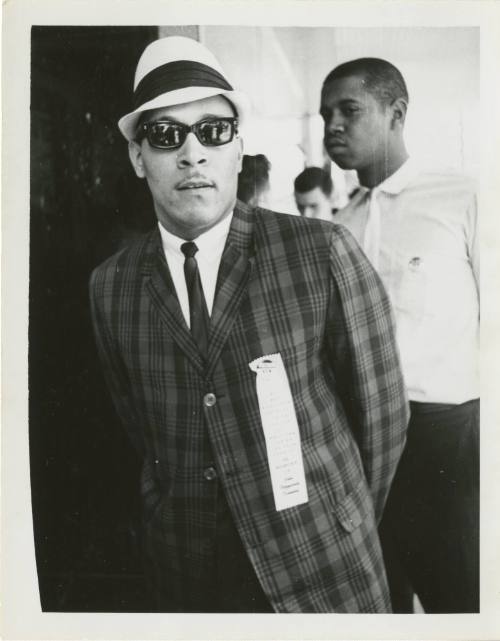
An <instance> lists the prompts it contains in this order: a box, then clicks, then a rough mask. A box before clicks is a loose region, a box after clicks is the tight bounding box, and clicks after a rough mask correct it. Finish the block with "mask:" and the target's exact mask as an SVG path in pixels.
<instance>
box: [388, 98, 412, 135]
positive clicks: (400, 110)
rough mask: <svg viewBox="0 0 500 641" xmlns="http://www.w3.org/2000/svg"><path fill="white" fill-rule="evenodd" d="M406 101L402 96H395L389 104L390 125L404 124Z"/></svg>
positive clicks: (401, 125)
mask: <svg viewBox="0 0 500 641" xmlns="http://www.w3.org/2000/svg"><path fill="white" fill-rule="evenodd" d="M407 109H408V103H407V102H406V100H405V99H404V98H396V100H394V102H393V103H392V104H391V126H392V127H393V128H394V127H403V126H404V124H405V118H406V111H407Z"/></svg>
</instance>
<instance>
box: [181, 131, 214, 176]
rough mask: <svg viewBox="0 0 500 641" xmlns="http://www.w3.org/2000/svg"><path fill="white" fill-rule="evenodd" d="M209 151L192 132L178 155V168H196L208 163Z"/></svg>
mask: <svg viewBox="0 0 500 641" xmlns="http://www.w3.org/2000/svg"><path fill="white" fill-rule="evenodd" d="M206 152H207V149H206V147H205V146H204V145H202V144H201V142H200V141H199V140H198V138H197V137H196V136H195V134H194V133H193V132H192V131H191V132H189V133H188V135H187V136H186V140H185V141H184V144H183V145H182V147H181V148H180V149H179V151H178V153H177V166H178V167H180V168H182V167H194V166H195V165H200V164H203V163H206V162H207V153H206Z"/></svg>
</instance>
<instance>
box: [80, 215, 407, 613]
mask: <svg viewBox="0 0 500 641" xmlns="http://www.w3.org/2000/svg"><path fill="white" fill-rule="evenodd" d="M90 291H91V301H92V313H93V322H94V327H95V333H96V337H97V343H98V348H99V352H100V357H101V359H102V362H103V365H104V370H105V374H106V377H107V382H108V384H109V388H110V390H111V393H112V396H113V399H114V402H115V405H116V408H117V410H118V413H119V415H120V417H121V420H122V421H123V423H124V425H125V427H126V429H127V431H128V433H129V435H130V438H131V439H132V441H133V442H134V444H135V446H136V447H137V449H138V451H139V453H140V456H141V459H142V461H143V473H142V495H143V500H144V506H145V542H146V549H147V550H148V552H149V555H150V558H151V560H152V562H153V563H154V565H155V568H156V571H157V574H158V576H160V577H163V580H164V581H167V582H168V583H169V585H170V587H171V588H172V589H173V590H179V591H182V590H186V589H188V590H201V591H203V590H205V589H212V588H211V587H210V560H211V558H212V550H213V547H212V546H213V542H214V538H215V502H216V499H217V496H216V493H217V488H218V487H220V485H221V486H222V487H223V490H224V493H225V495H226V498H227V502H228V504H229V507H230V510H231V513H232V516H233V519H234V522H235V525H236V527H237V529H238V532H239V535H240V536H241V539H242V542H243V544H244V546H245V548H246V551H247V553H248V556H249V558H250V560H251V562H252V564H253V567H254V569H255V571H256V573H257V576H258V577H259V580H260V582H261V584H262V587H263V589H264V591H265V593H266V594H267V596H268V598H269V600H270V602H271V603H272V605H273V607H274V609H275V611H277V612H384V611H390V605H389V598H388V591H387V585H386V578H385V572H384V567H383V561H382V556H381V551H380V545H379V540H378V535H377V522H378V520H379V519H380V517H381V513H382V510H383V507H384V502H385V499H386V496H387V492H388V490H389V486H390V483H391V480H392V477H393V474H394V472H395V468H396V465H397V462H398V460H399V457H400V454H401V452H402V448H403V445H404V441H405V433H406V427H407V421H408V407H407V400H406V393H405V387H404V384H403V379H402V375H401V371H400V364H399V358H398V352H397V348H396V343H395V336H394V327H393V318H392V313H391V310H390V306H389V302H388V299H387V296H386V293H385V291H384V289H383V286H382V284H381V281H380V279H379V277H378V276H377V274H376V272H375V271H374V270H373V268H372V267H371V265H370V263H369V262H368V260H367V259H366V258H365V256H364V254H363V253H362V251H361V250H360V248H359V246H358V245H357V243H356V241H355V240H354V239H353V237H352V236H351V235H350V234H349V232H348V231H347V230H346V229H344V228H343V227H340V226H335V225H331V224H330V223H324V222H321V221H316V220H307V219H304V218H302V217H296V216H288V215H284V214H277V213H275V212H271V211H267V210H262V209H249V208H247V207H246V206H244V205H242V204H241V203H238V204H237V206H236V208H235V212H234V216H233V221H232V223H231V228H230V231H229V235H228V239H227V243H226V246H225V249H224V253H223V256H222V260H221V265H220V269H219V274H218V281H217V288H216V297H215V302H214V308H213V311H212V316H211V321H210V322H211V325H210V337H209V348H208V359H207V365H206V366H205V367H204V365H203V362H202V359H201V357H200V354H199V353H198V350H197V347H196V344H195V343H194V341H193V339H192V337H191V334H190V332H189V330H188V328H187V326H186V324H185V321H184V318H183V316H182V312H181V309H180V306H179V303H178V301H177V298H176V294H175V289H174V286H173V283H172V280H171V277H170V275H169V271H168V267H167V263H166V260H165V257H164V255H163V250H162V246H161V239H160V235H159V231H158V230H155V231H153V232H152V233H150V234H149V235H148V236H146V237H145V238H144V239H143V240H140V241H138V242H136V243H135V244H134V245H132V246H131V247H130V248H127V249H125V250H123V251H121V252H120V253H119V254H117V255H115V256H113V257H112V258H110V259H108V260H107V261H106V262H105V263H104V264H103V265H101V266H100V267H98V268H97V269H96V270H95V271H94V273H93V274H92V278H91V287H90ZM275 352H280V354H281V355H282V358H283V361H284V364H285V368H286V370H287V374H288V378H289V382H290V387H291V390H292V394H293V399H294V404H295V411H296V415H297V420H298V424H299V429H300V434H301V442H302V454H303V460H304V468H305V474H306V481H307V487H308V493H309V501H308V503H306V504H304V505H299V506H296V507H292V508H289V509H285V510H282V511H280V512H277V511H276V509H275V504H274V498H273V492H272V489H271V481H270V474H269V468H268V462H267V456H266V447H265V441H264V435H263V431H262V426H261V420H260V415H259V407H258V400H257V395H256V382H255V374H254V372H252V371H251V370H250V368H249V363H250V362H251V361H252V360H253V359H255V358H257V357H259V356H263V355H265V354H271V353H275ZM207 393H212V394H214V395H215V397H216V403H215V404H213V405H211V406H207V405H205V404H204V402H203V401H204V396H205V394H207ZM207 439H208V440H209V443H210V447H207ZM210 451H211V452H212V456H213V457H214V459H215V461H209V460H207V452H210ZM213 462H215V467H216V468H217V473H218V478H219V481H220V484H217V483H216V484H214V483H209V482H207V481H206V480H205V478H204V476H203V470H204V469H205V468H206V466H207V464H211V463H213Z"/></svg>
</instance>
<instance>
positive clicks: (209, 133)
mask: <svg viewBox="0 0 500 641" xmlns="http://www.w3.org/2000/svg"><path fill="white" fill-rule="evenodd" d="M190 132H193V133H194V135H195V136H196V137H197V138H198V140H199V141H200V142H201V144H202V145H205V146H206V147H218V146H219V145H226V144H227V143H228V142H231V140H232V139H233V138H234V136H235V134H237V133H238V119H237V118H207V119H206V120H200V121H199V122H195V123H194V125H183V124H181V123H180V122H172V121H171V120H154V121H152V122H145V123H144V124H143V125H141V126H140V127H139V130H138V132H137V137H136V139H137V141H138V142H140V141H141V140H142V139H143V138H147V140H148V142H149V144H150V145H151V147H155V148H156V149H178V148H179V147H182V145H183V144H184V142H185V140H186V138H187V135H188V134H189V133H190Z"/></svg>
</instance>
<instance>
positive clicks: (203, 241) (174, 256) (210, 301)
mask: <svg viewBox="0 0 500 641" xmlns="http://www.w3.org/2000/svg"><path fill="white" fill-rule="evenodd" d="M232 219H233V215H232V214H230V215H229V216H226V217H225V218H223V219H222V220H221V221H220V222H218V223H217V224H216V225H214V227H212V228H211V229H209V230H208V231H206V232H205V233H203V234H201V235H200V236H198V238H196V239H195V240H194V242H195V243H196V246H197V247H198V251H197V252H196V256H195V258H196V260H197V262H198V271H199V272H200V279H201V285H202V287H203V294H204V295H205V301H206V303H207V309H208V314H209V315H210V316H211V315H212V308H213V305H214V297H215V286H216V284H217V274H218V273H219V265H220V261H221V258H222V252H223V251H224V245H225V244H226V239H227V235H228V233H229V227H230V226H231V220H232ZM158 227H159V228H160V234H161V241H162V245H163V251H164V252H165V258H166V259H167V265H168V268H169V270H170V275H171V276H172V280H173V281H174V286H175V291H176V293H177V298H178V300H179V304H180V306H181V310H182V314H183V316H184V319H185V321H186V324H187V326H188V327H190V326H191V323H190V317H189V297H188V291H187V286H186V278H185V276H184V260H185V256H184V254H183V253H182V251H181V245H182V244H183V243H185V242H186V241H185V240H183V239H182V238H179V237H178V236H174V234H171V233H170V232H169V231H167V230H166V229H165V227H163V225H162V224H161V223H158Z"/></svg>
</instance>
